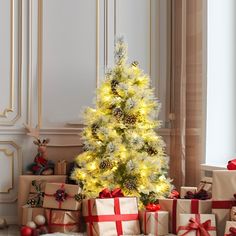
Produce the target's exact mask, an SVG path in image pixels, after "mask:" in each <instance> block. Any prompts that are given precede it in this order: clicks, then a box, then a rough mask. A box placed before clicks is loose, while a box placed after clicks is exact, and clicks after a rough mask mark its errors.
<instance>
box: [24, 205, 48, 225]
mask: <svg viewBox="0 0 236 236" xmlns="http://www.w3.org/2000/svg"><path fill="white" fill-rule="evenodd" d="M37 215H44V208H42V207H41V208H40V207H30V206H29V205H24V206H22V218H21V225H26V224H27V223H28V222H29V221H33V220H34V218H35V216H37Z"/></svg>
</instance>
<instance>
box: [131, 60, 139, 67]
mask: <svg viewBox="0 0 236 236" xmlns="http://www.w3.org/2000/svg"><path fill="white" fill-rule="evenodd" d="M131 65H132V66H134V67H137V66H138V65H139V62H138V61H133V62H132V64H131Z"/></svg>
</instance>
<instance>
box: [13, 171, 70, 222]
mask: <svg viewBox="0 0 236 236" xmlns="http://www.w3.org/2000/svg"><path fill="white" fill-rule="evenodd" d="M66 178H67V176H66V175H50V176H42V175H38V176H37V175H21V176H20V177H19V188H18V189H19V191H18V199H17V206H18V223H19V225H21V219H22V206H24V205H25V204H27V200H28V198H29V193H30V191H34V190H33V188H32V180H36V181H38V180H40V181H45V182H47V183H50V182H54V183H65V182H66Z"/></svg>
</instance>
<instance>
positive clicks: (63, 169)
mask: <svg viewBox="0 0 236 236" xmlns="http://www.w3.org/2000/svg"><path fill="white" fill-rule="evenodd" d="M67 169H68V163H67V161H65V160H60V161H58V162H57V163H56V164H55V167H54V174H55V175H66V174H67Z"/></svg>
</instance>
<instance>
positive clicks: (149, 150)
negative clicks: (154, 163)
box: [147, 146, 157, 156]
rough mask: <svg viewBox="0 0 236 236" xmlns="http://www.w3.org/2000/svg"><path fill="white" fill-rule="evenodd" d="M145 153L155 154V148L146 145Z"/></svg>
mask: <svg viewBox="0 0 236 236" xmlns="http://www.w3.org/2000/svg"><path fill="white" fill-rule="evenodd" d="M147 153H148V154H149V155H150V156H153V155H156V154H157V150H155V149H154V148H153V147H150V146H148V147H147Z"/></svg>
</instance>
